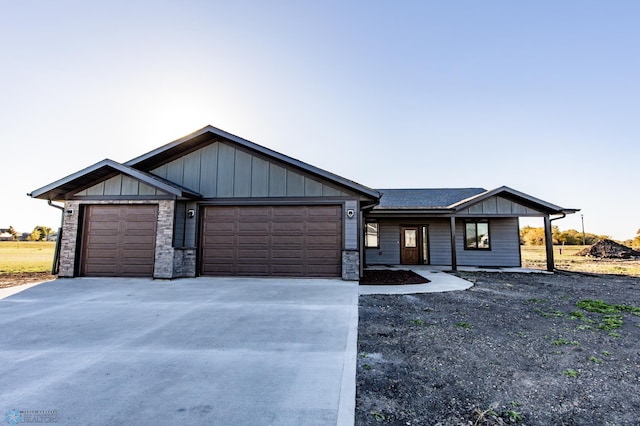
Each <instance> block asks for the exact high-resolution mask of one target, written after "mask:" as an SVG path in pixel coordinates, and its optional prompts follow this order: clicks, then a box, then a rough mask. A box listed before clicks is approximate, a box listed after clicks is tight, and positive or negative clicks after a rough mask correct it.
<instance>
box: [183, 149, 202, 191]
mask: <svg viewBox="0 0 640 426" xmlns="http://www.w3.org/2000/svg"><path fill="white" fill-rule="evenodd" d="M201 159H202V151H195V152H192V153H191V154H188V155H185V157H184V170H183V174H182V176H183V180H182V182H183V185H182V186H184V187H185V188H189V189H191V190H193V191H196V192H200V161H201Z"/></svg>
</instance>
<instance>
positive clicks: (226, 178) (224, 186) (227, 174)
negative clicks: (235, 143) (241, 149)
mask: <svg viewBox="0 0 640 426" xmlns="http://www.w3.org/2000/svg"><path fill="white" fill-rule="evenodd" d="M235 154H236V150H235V149H233V148H232V147H230V146H228V145H225V144H220V146H219V148H218V185H217V192H218V197H220V198H224V197H233V178H234V177H235V170H234V169H235Z"/></svg>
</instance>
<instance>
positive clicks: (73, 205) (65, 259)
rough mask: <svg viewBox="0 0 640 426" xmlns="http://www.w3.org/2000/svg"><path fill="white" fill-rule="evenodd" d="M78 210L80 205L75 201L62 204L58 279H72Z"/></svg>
mask: <svg viewBox="0 0 640 426" xmlns="http://www.w3.org/2000/svg"><path fill="white" fill-rule="evenodd" d="M79 210H80V205H79V203H78V202H77V201H66V202H65V203H64V214H63V222H62V240H61V241H60V268H59V270H58V277H64V278H72V277H73V273H74V271H75V264H76V242H77V239H78V226H79V224H78V218H79V217H80V211H79Z"/></svg>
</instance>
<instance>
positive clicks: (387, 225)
mask: <svg viewBox="0 0 640 426" xmlns="http://www.w3.org/2000/svg"><path fill="white" fill-rule="evenodd" d="M489 221H490V223H489V227H490V231H489V232H490V235H491V250H465V249H464V219H463V218H457V220H456V251H457V255H458V265H460V266H513V267H517V266H520V236H519V232H518V218H517V217H510V218H490V219H489ZM379 224H380V231H379V232H380V248H379V249H375V248H368V249H366V252H365V256H366V262H367V264H368V265H398V264H400V226H401V225H403V224H404V225H422V226H424V225H428V229H429V231H428V235H429V260H430V264H431V265H451V232H450V223H449V219H448V218H447V219H428V220H425V219H422V220H417V219H409V220H402V219H390V220H380V221H379Z"/></svg>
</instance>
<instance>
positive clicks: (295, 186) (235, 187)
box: [151, 142, 354, 198]
mask: <svg viewBox="0 0 640 426" xmlns="http://www.w3.org/2000/svg"><path fill="white" fill-rule="evenodd" d="M151 173H153V174H155V175H157V176H159V177H161V178H165V179H168V180H170V181H171V182H174V183H176V184H178V185H181V186H184V187H185V188H189V189H191V190H193V191H195V192H198V193H200V194H202V196H203V197H204V198H248V197H340V196H350V195H351V196H353V195H354V194H349V193H347V192H343V191H342V190H341V189H339V188H337V187H334V186H332V185H331V184H329V183H327V182H324V181H322V180H321V179H319V178H318V179H316V178H314V177H311V176H308V175H306V174H304V173H303V172H301V171H299V170H297V169H294V168H287V167H285V166H284V165H283V164H280V163H278V162H276V161H269V160H267V159H265V158H262V157H260V156H258V155H254V154H251V153H248V152H246V151H243V150H241V149H237V148H235V147H234V146H231V145H227V144H225V143H221V142H216V143H213V144H211V145H207V146H206V147H203V148H200V149H198V150H196V151H194V152H191V153H190V154H188V155H186V156H184V157H180V158H176V159H175V160H173V161H171V162H169V163H167V164H164V165H162V166H160V167H157V168H155V169H153V170H151Z"/></svg>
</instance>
